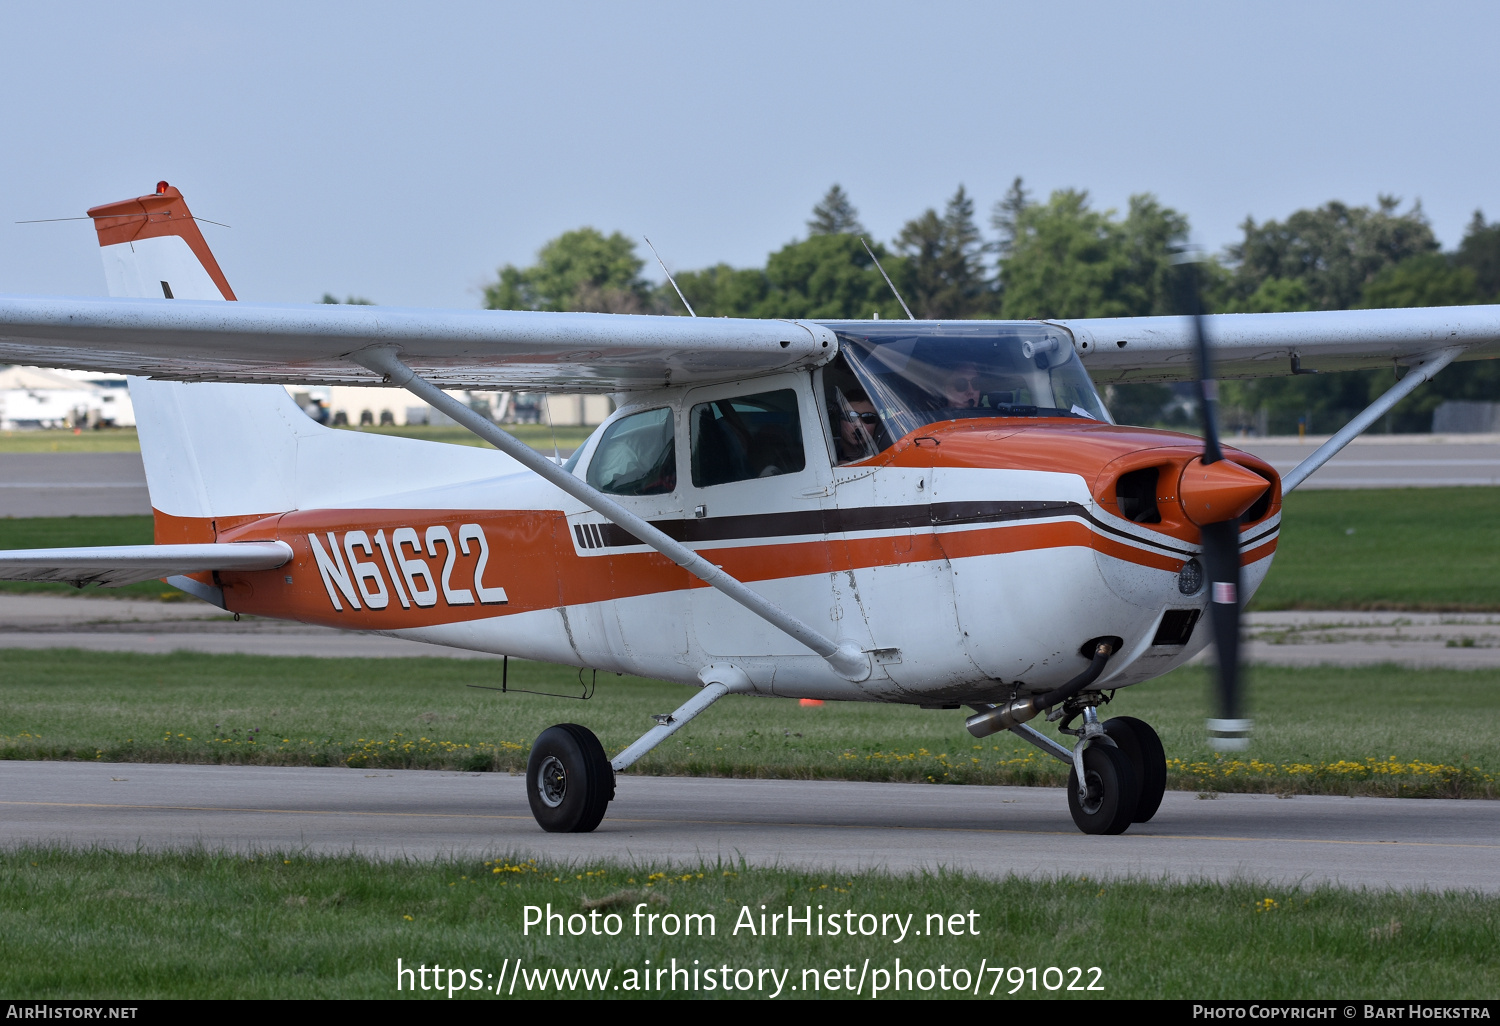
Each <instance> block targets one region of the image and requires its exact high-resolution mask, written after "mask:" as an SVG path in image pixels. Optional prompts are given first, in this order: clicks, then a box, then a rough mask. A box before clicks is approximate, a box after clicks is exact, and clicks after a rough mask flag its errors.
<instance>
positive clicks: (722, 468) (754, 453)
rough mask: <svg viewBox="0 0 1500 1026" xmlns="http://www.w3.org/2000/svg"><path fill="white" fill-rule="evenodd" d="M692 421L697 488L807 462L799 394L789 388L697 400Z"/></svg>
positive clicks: (765, 474) (790, 469) (787, 469)
mask: <svg viewBox="0 0 1500 1026" xmlns="http://www.w3.org/2000/svg"><path fill="white" fill-rule="evenodd" d="M688 423H689V424H690V425H691V428H692V447H693V458H692V464H693V484H694V485H696V486H697V487H699V488H704V487H708V486H710V485H720V484H729V483H730V482H731V481H749V480H752V479H754V478H761V477H776V476H778V475H781V474H795V473H797V472H798V471H800V470H802V468H803V467H805V466H806V465H807V460H806V457H805V456H804V453H803V449H802V418H801V417H800V416H799V415H798V413H797V393H796V392H795V391H794V390H792V389H790V388H784V389H779V390H777V391H775V392H759V393H757V394H755V395H742V396H736V397H735V398H733V399H715V400H714V401H713V402H709V403H699V404H698V405H696V406H694V407H693V409H692V412H691V414H689V421H688Z"/></svg>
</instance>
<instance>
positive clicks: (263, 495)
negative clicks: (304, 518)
mask: <svg viewBox="0 0 1500 1026" xmlns="http://www.w3.org/2000/svg"><path fill="white" fill-rule="evenodd" d="M89 216H90V217H92V218H93V219H94V227H95V229H96V230H97V231H98V233H99V249H100V254H101V255H102V257H103V258H104V277H105V280H106V281H107V282H108V285H109V294H110V295H112V296H126V297H132V298H138V299H200V300H233V299H234V298H235V296H234V291H233V290H232V289H230V287H229V281H228V280H227V279H226V278H225V277H224V272H223V271H222V270H220V268H219V262H218V261H217V260H215V259H214V255H213V253H212V252H211V251H210V250H209V248H208V243H207V242H206V241H205V240H204V238H203V232H202V231H201V230H200V229H199V228H198V223H197V221H195V220H194V219H193V215H192V213H191V212H190V211H189V210H188V207H187V202H186V201H185V200H184V199H183V198H182V193H181V192H179V191H178V190H177V189H174V188H173V187H172V186H170V185H168V184H167V183H166V182H159V183H157V186H156V192H154V193H152V194H150V195H147V196H137V197H136V198H134V199H128V200H121V201H120V202H118V203H106V204H103V205H102V206H97V207H94V208H92V209H91V210H90V211H89ZM130 398H131V402H132V403H133V404H134V406H135V411H136V427H137V430H138V431H139V433H140V438H141V456H142V459H143V460H144V462H145V464H146V484H147V486H148V487H149V489H150V491H151V505H152V507H153V508H155V509H156V510H157V511H158V512H159V513H165V514H168V515H170V516H174V517H192V518H207V517H215V516H226V515H248V514H264V513H278V512H281V511H283V510H287V509H291V508H293V506H294V503H293V501H292V498H293V497H292V495H291V494H290V492H291V489H290V487H289V478H290V475H291V472H292V469H293V468H294V467H295V465H296V447H297V440H298V436H299V435H302V434H304V433H307V432H308V429H315V428H316V427H317V425H315V424H313V423H312V422H311V421H309V420H308V419H307V416H306V415H305V414H303V413H302V411H301V410H300V409H298V408H297V404H296V403H295V402H293V401H292V399H291V397H290V396H289V395H287V392H286V389H284V388H281V387H280V386H278V385H224V384H209V383H201V384H182V383H179V382H171V381H151V380H148V379H146V378H137V377H132V378H130ZM173 540H181V539H176V538H174V539H173Z"/></svg>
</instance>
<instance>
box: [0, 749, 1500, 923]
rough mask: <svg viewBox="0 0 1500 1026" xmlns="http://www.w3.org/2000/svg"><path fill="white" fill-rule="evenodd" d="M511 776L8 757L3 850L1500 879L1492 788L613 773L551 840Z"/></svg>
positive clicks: (1380, 881)
mask: <svg viewBox="0 0 1500 1026" xmlns="http://www.w3.org/2000/svg"><path fill="white" fill-rule="evenodd" d="M524 784H525V781H524V778H522V777H519V776H510V775H499V774H488V773H486V774H478V773H474V774H466V773H439V772H431V771H421V770H394V771H390V770H386V771H363V770H353V769H304V768H286V767H260V766H255V767H251V766H235V767H228V766H172V765H148V764H140V763H113V764H100V763H76V762H63V763H57V762H52V763H45V762H4V763H0V794H3V796H4V797H3V799H0V808H3V810H4V811H3V815H0V845H4V846H7V847H10V846H15V845H21V844H41V843H59V842H60V843H68V844H73V845H81V846H92V845H98V846H103V847H108V848H114V849H120V850H125V851H134V850H136V849H137V848H148V849H163V848H182V847H192V846H202V847H203V848H206V849H210V850H232V851H240V852H249V851H267V852H293V851H296V852H309V853H349V852H358V853H363V854H365V855H368V856H372V857H377V858H401V857H405V858H417V859H424V860H425V859H433V858H445V857H450V856H457V857H467V858H478V857H485V858H490V857H494V856H496V855H507V856H510V857H520V858H532V857H545V858H549V859H561V860H564V861H568V862H574V863H580V862H587V861H591V860H596V859H608V860H611V861H617V862H625V863H627V864H628V863H632V862H645V861H648V860H649V861H651V862H654V863H663V862H665V863H669V864H672V865H676V866H699V865H703V864H708V865H719V864H726V865H734V866H738V865H739V864H740V863H741V862H742V861H743V862H744V863H745V864H747V865H751V866H795V867H799V868H805V869H809V870H814V871H821V872H828V873H841V872H848V871H853V870H863V869H884V870H891V871H897V872H901V871H928V872H937V871H939V870H944V869H947V870H965V871H970V872H974V873H979V874H982V875H985V876H990V877H1004V876H1007V875H1010V874H1017V875H1020V876H1025V877H1029V878H1047V877H1053V876H1058V875H1085V876H1088V877H1089V878H1091V879H1117V878H1122V877H1127V878H1138V879H1150V880H1156V879H1172V880H1195V879H1212V880H1233V879H1243V880H1251V881H1257V882H1264V883H1268V884H1275V885H1281V886H1285V885H1289V884H1290V885H1295V884H1297V883H1299V882H1300V883H1309V884H1320V883H1330V884H1341V885H1345V886H1355V887H1369V888H1377V889H1427V890H1434V891H1437V890H1473V891H1483V892H1486V893H1496V892H1500V802H1484V801H1457V800H1416V799H1380V798H1327V797H1305V796H1304V797H1297V798H1292V799H1280V798H1277V797H1275V796H1273V795H1243V794H1226V795H1221V796H1219V797H1218V798H1216V799H1214V800H1211V801H1209V800H1203V799H1200V798H1199V797H1197V796H1196V795H1193V794H1190V793H1184V792H1168V793H1167V796H1166V800H1165V801H1164V802H1163V804H1162V808H1161V811H1160V812H1159V813H1158V814H1157V816H1156V818H1155V819H1154V820H1152V822H1150V823H1148V824H1136V825H1135V826H1132V827H1131V829H1130V830H1129V831H1128V832H1126V833H1125V834H1122V835H1120V836H1117V837H1089V836H1086V835H1084V834H1081V833H1079V832H1078V831H1077V829H1076V828H1075V827H1074V826H1073V822H1072V820H1071V818H1070V817H1069V815H1068V809H1067V802H1066V798H1065V796H1064V794H1063V792H1062V790H1061V789H1056V788H1048V789H1043V788H1024V787H974V786H965V787H943V786H934V785H928V784H873V783H859V782H850V781H785V780H720V779H711V778H677V777H636V776H630V775H628V774H627V775H622V776H621V777H620V778H619V784H618V792H617V793H618V797H617V798H616V800H615V802H614V803H613V805H612V806H611V807H610V812H609V815H608V816H606V817H605V820H604V823H603V824H602V825H601V826H600V828H599V829H598V830H597V831H595V832H594V833H592V834H546V833H543V832H542V830H541V829H540V828H539V827H537V825H536V823H535V822H534V821H533V819H532V817H531V813H530V811H529V810H528V808H527V804H526V797H525V787H524Z"/></svg>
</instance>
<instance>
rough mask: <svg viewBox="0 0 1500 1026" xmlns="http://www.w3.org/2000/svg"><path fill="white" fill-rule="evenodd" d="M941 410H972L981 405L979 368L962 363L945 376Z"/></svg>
mask: <svg viewBox="0 0 1500 1026" xmlns="http://www.w3.org/2000/svg"><path fill="white" fill-rule="evenodd" d="M940 384H941V386H942V390H943V396H942V401H941V404H940V405H939V408H940V409H956V410H972V409H974V408H975V407H977V406H978V405H979V404H980V391H979V367H978V366H977V365H976V364H973V363H961V364H959V365H958V366H956V367H953V368H951V369H950V370H949V371H948V372H947V373H946V374H945V375H943V377H942V379H941V381H940Z"/></svg>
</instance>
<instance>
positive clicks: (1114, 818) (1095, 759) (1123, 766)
mask: <svg viewBox="0 0 1500 1026" xmlns="http://www.w3.org/2000/svg"><path fill="white" fill-rule="evenodd" d="M1083 774H1084V781H1085V783H1086V784H1087V786H1088V794H1087V796H1086V797H1083V798H1079V796H1078V771H1077V770H1076V769H1075V770H1073V771H1071V772H1070V773H1069V774H1068V811H1069V812H1071V813H1072V814H1073V822H1074V823H1077V824H1078V829H1079V830H1082V831H1083V832H1084V833H1086V834H1120V833H1124V832H1125V829H1126V828H1127V827H1129V826H1130V821H1131V819H1132V818H1134V816H1135V808H1136V803H1137V802H1138V801H1139V799H1140V794H1141V785H1140V782H1139V781H1138V780H1137V779H1136V776H1135V767H1134V766H1132V765H1131V763H1130V757H1129V756H1127V755H1126V754H1125V753H1124V752H1122V751H1120V749H1118V748H1115V747H1112V746H1110V745H1104V744H1091V745H1089V747H1088V748H1086V749H1084V751H1083Z"/></svg>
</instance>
